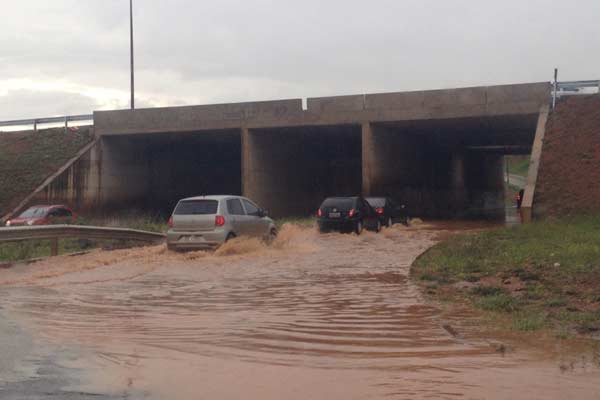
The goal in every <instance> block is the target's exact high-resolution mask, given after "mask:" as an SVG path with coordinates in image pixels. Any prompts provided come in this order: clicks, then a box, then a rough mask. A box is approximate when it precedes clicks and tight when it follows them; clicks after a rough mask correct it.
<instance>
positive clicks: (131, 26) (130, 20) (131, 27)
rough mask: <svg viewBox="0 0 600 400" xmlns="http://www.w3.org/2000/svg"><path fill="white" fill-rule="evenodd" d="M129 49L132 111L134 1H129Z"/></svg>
mask: <svg viewBox="0 0 600 400" xmlns="http://www.w3.org/2000/svg"><path fill="white" fill-rule="evenodd" d="M129 49H130V53H131V54H130V56H131V109H132V110H134V109H135V96H134V80H133V0H129Z"/></svg>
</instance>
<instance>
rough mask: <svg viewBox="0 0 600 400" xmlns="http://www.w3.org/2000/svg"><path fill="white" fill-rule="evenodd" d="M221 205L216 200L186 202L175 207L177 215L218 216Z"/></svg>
mask: <svg viewBox="0 0 600 400" xmlns="http://www.w3.org/2000/svg"><path fill="white" fill-rule="evenodd" d="M218 205H219V203H218V202H217V201H216V200H184V201H180V202H179V204H177V207H175V211H174V212H173V214H175V215H206V214H216V213H217V207H218Z"/></svg>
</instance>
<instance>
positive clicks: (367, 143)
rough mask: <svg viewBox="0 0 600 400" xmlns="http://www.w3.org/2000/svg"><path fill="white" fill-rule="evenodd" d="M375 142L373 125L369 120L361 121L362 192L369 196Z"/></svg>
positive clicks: (374, 156)
mask: <svg viewBox="0 0 600 400" xmlns="http://www.w3.org/2000/svg"><path fill="white" fill-rule="evenodd" d="M375 160H376V155H375V142H374V139H373V127H372V125H371V123H370V122H363V123H362V194H363V196H369V195H370V194H371V190H372V179H373V173H374V167H375V165H374V163H375Z"/></svg>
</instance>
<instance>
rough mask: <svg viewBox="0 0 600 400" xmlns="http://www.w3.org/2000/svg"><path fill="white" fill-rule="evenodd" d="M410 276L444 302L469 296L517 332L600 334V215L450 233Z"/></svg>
mask: <svg viewBox="0 0 600 400" xmlns="http://www.w3.org/2000/svg"><path fill="white" fill-rule="evenodd" d="M412 274H413V276H414V277H415V278H417V279H418V280H420V281H422V282H423V284H424V285H425V286H426V288H427V292H428V293H429V294H431V295H434V296H436V297H438V298H440V299H445V300H451V301H467V302H469V303H470V304H472V305H473V306H474V307H476V308H478V309H480V310H483V311H484V312H487V313H489V314H488V315H489V316H492V317H499V318H494V319H495V320H496V321H501V322H502V323H506V322H507V320H508V321H509V324H510V326H511V327H512V328H513V329H516V330H521V331H533V330H539V329H550V330H553V331H554V332H555V333H556V334H557V335H558V336H569V335H571V334H576V333H579V334H596V335H597V334H600V217H598V216H595V217H578V218H574V219H569V220H567V219H565V220H559V221H549V222H536V223H533V224H530V225H523V226H518V227H511V228H503V229H498V230H494V231H488V232H483V233H477V234H463V235H457V236H455V237H451V238H450V239H448V240H447V241H445V242H443V243H440V244H438V245H436V246H434V247H433V248H431V249H430V250H429V251H428V252H426V253H425V254H423V255H422V256H421V257H419V259H417V260H416V262H415V263H414V265H413V269H412Z"/></svg>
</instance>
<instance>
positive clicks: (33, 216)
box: [6, 205, 77, 226]
mask: <svg viewBox="0 0 600 400" xmlns="http://www.w3.org/2000/svg"><path fill="white" fill-rule="evenodd" d="M76 220H77V216H76V215H75V213H74V212H73V211H72V210H71V209H70V208H68V207H66V206H63V205H47V206H44V205H41V206H32V207H29V208H28V209H27V210H25V211H24V212H23V213H21V215H19V216H18V217H17V218H13V219H9V220H8V221H6V226H31V225H56V224H71V223H74V222H75V221H76Z"/></svg>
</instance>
